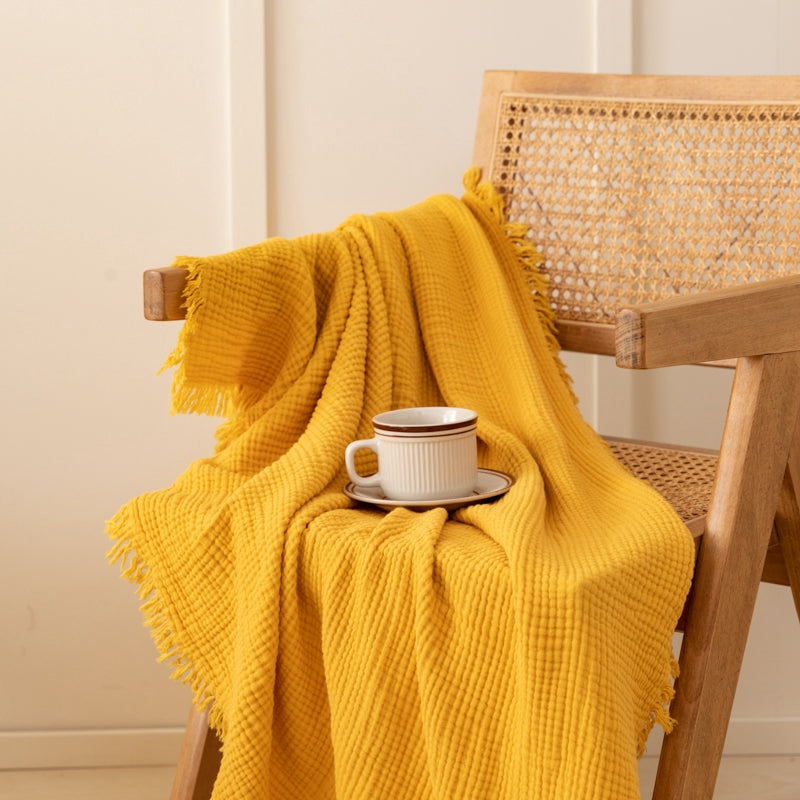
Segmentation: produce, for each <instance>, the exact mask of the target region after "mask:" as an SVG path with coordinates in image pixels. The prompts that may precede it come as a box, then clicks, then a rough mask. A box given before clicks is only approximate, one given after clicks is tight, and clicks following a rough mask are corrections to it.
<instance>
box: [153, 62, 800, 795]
mask: <svg viewBox="0 0 800 800" xmlns="http://www.w3.org/2000/svg"><path fill="white" fill-rule="evenodd" d="M509 96H513V97H514V98H516V100H515V101H514V102H517V101H518V100H519V98H523V100H524V99H525V98H526V97H527V98H530V103H529V104H528V105H529V106H530V107H531V108H533V107H537V108H538V107H539V106H542V105H548V104H552V103H564V104H565V105H564V108H568V109H569V110H568V111H565V112H564V113H573V111H574V109H575V108H578V111H577V112H575V113H582V112H581V111H580V108H579V107H578V106H575V105H574V103H576V102H578V101H580V102H584V101H586V102H589V103H590V106H587V107H589V108H591V113H592V114H595V113H596V114H598V115H599V117H604V116H605V115H606V113H608V114H611V113H612V110H611V105H608V106H607V105H606V104H612V105H614V108H622V111H620V112H619V113H621V114H623V116H624V115H627V114H628V113H629V112H630V114H631V115H638V114H639V113H640V107H639V106H634V105H626V104H628V103H652V104H664V103H666V104H667V106H669V108H667V106H663V108H667V112H665V113H672V111H671V110H670V109H671V108H672V106H670V105H669V104H674V103H678V102H680V103H684V102H685V103H688V104H689V106H688V108H690V113H691V114H694V113H695V111H696V112H697V113H698V114H700V115H701V116H702V114H703V113H706V112H705V111H704V109H707V108H711V107H713V108H717V109H719V108H720V107H722V108H723V109H728V108H730V109H733V111H731V114H733V117H732V119H733V122H732V123H731V124H736V120H737V119H739V117H736V114H743V113H744V112H742V110H741V109H742V108H743V107H746V108H747V109H748V112H747V113H748V114H754V115H755V119H756V122H755V123H754V124H755V125H758V124H759V123H758V114H759V109H764V108H766V109H773V112H774V109H775V108H778V109H779V110H780V114H781V115H782V116H781V119H782V120H784V122H785V121H786V120H788V123H786V124H780V123H776V124H777V127H776V128H775V131H776V137H779V136H781V135H784V136H785V135H791V136H794V137H795V138H797V136H796V131H797V127H798V122H797V121H798V120H800V78H789V77H786V78H682V77H676V76H671V77H667V76H660V77H653V76H610V75H604V76H603V75H578V74H561V73H528V72H488V73H486V75H485V79H484V87H483V94H482V99H481V108H480V113H479V122H478V130H477V136H476V142H475V152H474V164H475V165H476V166H479V167H481V168H482V171H483V174H484V177H486V178H488V179H489V180H491V181H492V183H494V184H495V185H496V186H497V187H498V188H499V190H500V191H505V192H507V193H508V194H509V202H511V201H512V200H513V199H514V198H513V197H512V194H513V193H514V192H519V195H518V196H517V198H516V201H515V202H518V203H521V205H522V206H528V205H531V206H533V205H536V206H539V207H541V206H542V205H543V204H544V201H543V200H542V199H541V196H540V195H539V194H538V192H539V190H540V188H541V187H539V186H537V185H536V177H535V176H534V177H533V178H529V176H527V174H526V175H525V176H524V180H523V181H522V183H521V184H520V186H521V188H520V187H517V188H514V187H511V188H509V187H508V185H506V183H507V179H508V180H517V181H518V182H519V176H520V175H521V174H522V173H523V172H525V169H524V167H523V165H522V156H521V155H520V154H521V153H522V154H523V155H524V152H523V151H524V147H523V145H520V144H519V143H515V140H516V139H518V140H519V141H523V139H524V137H525V136H528V135H529V134H528V133H527V132H526V131H527V130H528V129H527V128H525V129H524V130H522V131H521V132H519V133H517V132H514V133H509V132H507V131H506V132H503V125H505V124H506V122H507V121H504V120H503V119H502V117H503V115H504V114H506V116H507V115H508V114H507V111H504V110H503V109H504V108H506V109H507V108H508V106H503V105H502V102H503V98H508V97H509ZM525 102H527V101H525ZM619 104H622V105H621V106H620V105H619ZM514 107H515V108H516V107H517V106H514ZM652 107H653V108H654V109H655V111H654V112H653V113H654V114H658V113H661V111H660V110H659V109H661V108H662V106H658V105H653V106H652ZM526 108H527V106H526ZM645 108H646V109H649V108H650V107H649V106H646V107H645ZM613 113H615V114H616V113H617V111H613ZM644 113H645V114H647V115H649V113H650V111H649V110H646V111H645V112H644ZM681 113H683V112H681ZM715 113H716V112H715ZM724 113H725V114H727V113H728V112H727V111H725V112H724ZM515 114H516V112H515ZM511 122H512V123H513V124H514V125H517V126H519V120H517V119H512V120H511ZM527 124H528V123H527V121H526V122H525V125H527ZM554 124H555V125H556V126H557V124H558V123H557V122H556V123H554ZM764 124H770V123H769V122H768V121H767V122H766V123H764ZM787 126H788V130H789V134H786V129H787ZM662 127H663V126H662ZM669 127H670V126H669V125H667V126H666V129H667V130H666V135H669V132H670V131H669ZM517 130H519V128H518V127H517V128H514V131H517ZM659 135H661V133H659ZM504 137H505V138H504ZM533 137H534V134H533V133H531V134H530V138H533ZM506 140H508V141H510V142H511V144H506V143H505V142H506ZM781 146H782V145H781ZM554 157H555V158H557V157H558V156H557V155H555V156H554ZM795 161H797V162H800V147H798V151H797V153H796V154H795V155H794V156H793V157H792V158H790V159H785V162H786V163H787V165H788V166H787V167H786V169H787V171H790V172H791V175H789V177H788V178H787V180H788V181H792V182H793V183H792V186H793V187H795V188H793V189H792V191H794V192H795V193H796V195H797V200H796V202H795V204H794V207H793V208H791V209H789V212H787V213H788V214H789V216H790V217H800V212H799V211H798V208H800V183H797V180H798V175H800V164H797V165H796V164H794V162H795ZM564 169H565V170H569V169H570V164H566V165H565V166H564ZM534 171H535V170H530V172H534ZM512 173H513V174H512ZM509 176H510V177H509ZM581 180H583V179H581ZM716 180H718V178H717V177H714V176H712V177H710V178H709V184H708V188H709V190H713V189H714V181H716ZM504 182H506V183H504ZM520 198H522V199H521V200H520ZM576 205H577V208H576V210H575V211H574V212H573V213H574V214H575V215H577V216H580V214H581V208H580V203H578V204H576ZM789 205H791V203H790V204H789ZM537 213H538V212H537ZM554 214H555V212H554ZM545 216H546V215H545ZM795 221H796V220H795ZM749 224H750V223H749V222H748V223H747V225H748V226H749ZM798 234H800V229H799V230H798ZM531 235H532V238H533V241H534V242H535V243H538V242H539V240H538V239H537V233H536V231H532V234H531ZM539 235H540V236H542V237H544V238H546V237H547V236H548V235H552V234H547V233H543V232H540V233H539ZM725 238H728V239H731V238H733V239H735V238H736V237H735V236H734V237H731V236H730V235H729V233H728V232H726V233H725ZM792 238H793V236H792ZM756 249H757V248H756ZM797 252H798V253H800V250H798V251H797ZM553 260H554V259H550V260H549V261H548V262H546V263H545V269H546V270H547V269H551V270H556V269H557V267H555V266H553V264H552V263H550V262H551V261H553ZM763 260H764V259H763V258H762V259H761V261H763ZM751 261H756V262H757V261H759V259H758V258H755V257H754V258H752V259H751ZM790 261H791V259H790ZM796 261H797V263H796V265H795V264H792V263H790V264H789V265H788V266H786V267H785V269H783V274H782V275H781V276H780V277H777V278H776V277H775V273H774V272H771V273H770V274H762V275H760V276H757V277H756V278H755V279H754V278H753V277H750V278H747V279H745V280H744V282H742V279H741V277H740V278H739V282H738V283H734V284H733V285H732V284H731V281H730V280H729V279H728V278H726V277H725V276H723V277H722V279H720V280H718V281H717V282H716V284H714V285H713V286H712V285H710V284H706V285H703V286H702V287H701V289H700V290H697V289H696V288H690V289H688V290H686V291H684V292H676V293H674V296H669V297H665V292H664V291H663V289H662V290H660V291H659V290H655V291H653V292H652V294H651V296H649V297H647V298H645V302H644V303H642V304H636V305H632V304H629V303H625V302H623V303H621V304H618V307H616V308H609V307H606V308H601V309H600V310H599V311H598V312H597V313H596V317H595V318H593V319H588V320H587V319H584V318H578V319H576V318H575V316H574V315H572V314H570V313H567V314H562V313H561V311H562V310H563V309H564V308H566V307H567V306H569V305H570V303H567V302H562V303H561V305H560V306H559V305H558V304H556V311H557V314H558V316H559V338H560V341H561V344H562V346H563V347H564V349H568V350H576V351H580V352H586V353H595V354H606V355H614V356H615V358H616V361H617V364H618V365H619V366H621V367H625V368H634V369H648V368H653V367H665V366H671V365H678V364H698V363H727V364H731V365H733V364H735V369H736V372H735V376H734V381H733V388H732V391H731V397H730V403H729V408H728V412H727V416H726V421H725V429H724V433H723V439H722V443H721V448H720V451H719V455H718V460H717V464H716V476H715V478H714V480H713V488H712V489H711V490H710V497H709V498H708V502H707V513H706V511H705V509H704V511H703V513H701V514H699V515H698V514H695V515H694V516H693V517H691V518H686V522H687V525H688V526H689V528H690V530H692V532H693V533H694V534H695V536H696V540H697V543H698V558H697V565H696V570H695V577H694V580H693V586H692V591H691V593H690V597H689V601H688V603H687V606H686V609H685V612H684V616H683V617H682V628H683V630H684V638H683V643H682V647H681V654H680V666H681V673H680V678H679V679H678V681H677V684H676V695H675V699H674V701H673V704H672V708H671V713H672V715H673V716H674V717H675V718H676V719H677V720H678V725H677V727H676V729H675V731H674V732H673V733H672V734H671V735H670V736H667V737H665V740H664V744H663V748H662V751H661V756H660V760H659V767H658V773H657V777H656V786H655V791H654V794H653V797H654V798H655V800H666V799H667V798H669V800H678V799H679V798H680V799H681V800H698V798H711V797H712V795H713V792H714V785H715V782H716V777H717V772H718V768H719V764H720V759H721V757H722V751H723V745H724V742H725V735H726V731H727V726H728V721H729V718H730V713H731V707H732V704H733V699H734V694H735V690H736V684H737V680H738V675H739V671H740V667H741V663H742V657H743V654H744V649H745V643H746V640H747V636H748V630H749V625H750V620H751V617H752V614H753V609H754V605H755V601H756V595H757V592H758V587H759V584H760V582H761V581H762V580H767V581H771V582H776V583H782V584H786V585H788V586H790V587H791V591H792V593H793V596H794V601H795V606H796V608H797V609H798V612H799V613H800V507H799V505H798V486H800V431H798V432H797V434H796V433H795V428H796V422H797V418H798V413H799V412H800V325H798V320H800V272H798V267H800V255H798V256H797V258H796ZM762 266H763V264H762V265H759V264H756V266H755V267H754V268H755V269H756V270H758V269H760V268H762ZM573 267H574V265H572V264H570V266H569V270H573ZM639 267H647V264H646V262H643V261H642V259H639V261H638V262H637V264H636V265H634V267H630V269H635V268H639ZM647 268H648V270H649V272H648V274H652V273H653V270H652V269H650V268H649V267H647ZM592 269H594V267H591V268H590V269H589V272H591V270H592ZM661 271H662V272H664V273H666V272H669V270H661ZM587 274H588V273H587V272H584V274H583V275H581V274H579V273H578V274H576V273H575V272H574V270H573V271H572V272H570V273H569V275H568V276H567V278H565V280H566V281H568V282H570V284H569V285H570V286H574V285H578V284H579V285H582V286H583V287H584V288H586V287H587V286H589V287H591V285H593V284H592V282H593V277H592V275H589V277H587ZM553 279H554V274H551V280H553ZM556 280H558V279H556ZM184 281H185V273H184V272H182V271H181V270H150V271H148V272H146V273H145V316H146V317H147V318H148V319H157V320H164V319H181V318H183V316H184V314H183V310H182V308H181V302H182V301H181V298H182V290H183V283H184ZM563 285H564V284H562V286H563ZM720 287H721V288H720ZM587 291H588V290H587ZM617 293H618V294H624V293H622V292H617ZM667 294H670V292H667ZM568 310H569V309H568ZM579 312H580V313H579V317H580V314H583V310H582V309H579ZM637 446H638V445H637ZM642 446H643V447H647V445H642ZM673 450H674V451H678V450H686V448H673ZM219 757H220V755H219V743H218V742H217V740H216V737H215V736H214V734H213V733H212V732H210V731H209V729H208V726H207V720H206V717H205V715H201V714H198V713H195V712H193V713H192V717H191V719H190V723H189V726H188V727H187V734H186V740H185V743H184V751H183V753H182V756H181V761H180V764H179V769H178V774H177V776H176V781H175V786H174V789H173V794H172V797H173V799H174V800H179V799H180V800H188V799H189V798H191V800H199V798H207V797H209V796H210V792H211V788H212V786H213V779H214V775H215V774H216V770H217V768H218V763H219Z"/></svg>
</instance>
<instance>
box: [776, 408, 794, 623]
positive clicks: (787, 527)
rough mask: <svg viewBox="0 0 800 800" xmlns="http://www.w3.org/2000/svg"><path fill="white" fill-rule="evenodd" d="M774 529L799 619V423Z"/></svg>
mask: <svg viewBox="0 0 800 800" xmlns="http://www.w3.org/2000/svg"><path fill="white" fill-rule="evenodd" d="M775 530H776V532H777V534H778V541H779V542H780V545H781V552H782V554H783V561H784V564H785V566H786V573H787V575H788V576H789V586H790V587H791V589H792V597H793V598H794V607H795V610H796V611H797V616H798V617H799V618H800V424H798V425H797V427H796V428H795V437H794V441H793V442H792V449H791V452H790V454H789V465H788V467H787V469H786V475H785V476H784V478H783V486H782V487H781V494H780V498H779V500H778V512H777V514H776V515H775Z"/></svg>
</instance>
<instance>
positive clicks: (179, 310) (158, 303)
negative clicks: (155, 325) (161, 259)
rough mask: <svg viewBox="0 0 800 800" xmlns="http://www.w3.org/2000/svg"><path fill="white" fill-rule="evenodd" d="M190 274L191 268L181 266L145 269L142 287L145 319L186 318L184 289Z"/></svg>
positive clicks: (159, 320) (161, 320)
mask: <svg viewBox="0 0 800 800" xmlns="http://www.w3.org/2000/svg"><path fill="white" fill-rule="evenodd" d="M188 275H189V270H188V269H181V268H180V267H164V268H162V269H148V270H146V271H145V273H144V275H143V287H142V288H143V291H144V316H145V319H151V320H155V321H157V322H163V321H166V320H174V319H186V309H185V308H184V307H183V290H184V288H185V286H186V278H187V277H188Z"/></svg>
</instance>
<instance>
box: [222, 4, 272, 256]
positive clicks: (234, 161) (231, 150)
mask: <svg viewBox="0 0 800 800" xmlns="http://www.w3.org/2000/svg"><path fill="white" fill-rule="evenodd" d="M225 5H226V24H227V31H226V33H227V36H226V40H227V72H228V74H227V97H226V104H227V124H228V129H227V137H226V138H227V146H228V178H229V187H230V194H229V198H228V202H229V219H228V226H229V231H230V240H231V241H230V246H231V248H238V247H246V246H247V245H251V244H255V243H257V242H260V241H261V240H262V239H265V238H266V236H267V88H266V86H267V74H266V66H267V56H266V27H265V26H266V16H265V15H266V10H265V3H264V0H235V1H234V0H226V4H225Z"/></svg>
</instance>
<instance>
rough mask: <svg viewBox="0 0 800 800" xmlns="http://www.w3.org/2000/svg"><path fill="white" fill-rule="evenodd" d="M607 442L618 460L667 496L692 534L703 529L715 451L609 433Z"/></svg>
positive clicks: (711, 482)
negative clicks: (674, 445) (626, 437)
mask: <svg viewBox="0 0 800 800" xmlns="http://www.w3.org/2000/svg"><path fill="white" fill-rule="evenodd" d="M606 442H607V443H608V445H609V447H610V448H611V451H612V452H613V453H614V455H615V456H616V457H617V459H619V461H621V462H622V463H623V464H624V465H625V466H626V467H627V468H628V469H629V470H630V471H631V472H632V473H633V474H634V475H635V476H636V477H637V478H641V479H642V480H645V481H647V482H648V483H649V484H650V485H651V486H652V487H653V488H654V489H655V490H656V491H657V492H658V493H659V494H660V495H661V496H662V497H663V498H664V499H665V500H667V502H668V503H669V504H670V505H671V506H672V507H673V508H674V509H675V511H676V513H677V514H678V516H679V517H680V518H681V519H682V520H683V522H684V523H685V524H686V525H687V527H689V528H690V529H691V530H692V533H693V534H694V535H695V536H699V535H700V534H701V533H702V525H703V518H704V517H705V515H706V512H707V511H708V502H709V498H710V497H711V488H712V486H713V483H714V475H715V473H716V469H717V454H716V453H715V452H714V451H712V450H691V449H688V448H682V447H669V446H667V445H655V444H644V443H641V442H636V441H631V440H627V439H616V438H610V437H609V438H607V439H606Z"/></svg>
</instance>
